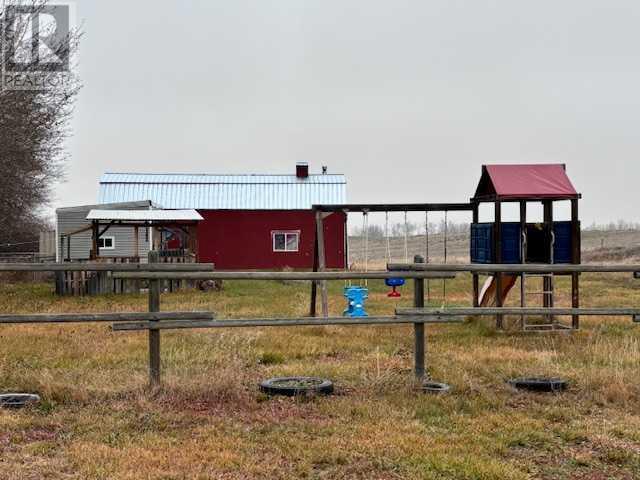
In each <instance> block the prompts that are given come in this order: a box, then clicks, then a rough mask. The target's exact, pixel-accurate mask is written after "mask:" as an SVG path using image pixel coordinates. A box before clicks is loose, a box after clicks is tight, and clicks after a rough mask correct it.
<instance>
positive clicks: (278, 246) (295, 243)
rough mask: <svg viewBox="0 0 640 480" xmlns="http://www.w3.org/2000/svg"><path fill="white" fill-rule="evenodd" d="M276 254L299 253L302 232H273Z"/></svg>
mask: <svg viewBox="0 0 640 480" xmlns="http://www.w3.org/2000/svg"><path fill="white" fill-rule="evenodd" d="M271 236H272V238H273V251H274V252H297V251H298V248H299V246H300V232H299V231H286V232H271Z"/></svg>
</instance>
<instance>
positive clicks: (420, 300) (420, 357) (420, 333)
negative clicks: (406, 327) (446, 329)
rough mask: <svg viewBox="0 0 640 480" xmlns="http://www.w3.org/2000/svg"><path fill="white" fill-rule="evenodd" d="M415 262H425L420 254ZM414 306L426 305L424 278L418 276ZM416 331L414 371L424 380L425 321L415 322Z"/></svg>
mask: <svg viewBox="0 0 640 480" xmlns="http://www.w3.org/2000/svg"><path fill="white" fill-rule="evenodd" d="M413 261H414V263H424V258H423V257H422V256H420V255H416V256H415V257H413ZM413 306H414V307H415V308H423V307H424V279H422V278H416V279H414V281H413ZM413 333H414V340H415V346H414V363H415V366H414V373H415V376H416V379H417V380H423V379H424V375H425V367H424V358H425V338H424V323H414V324H413Z"/></svg>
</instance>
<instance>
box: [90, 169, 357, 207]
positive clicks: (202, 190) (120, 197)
mask: <svg viewBox="0 0 640 480" xmlns="http://www.w3.org/2000/svg"><path fill="white" fill-rule="evenodd" d="M346 191H347V182H346V179H345V177H344V175H335V174H323V175H309V176H308V177H307V178H298V177H296V176H295V175H211V174H168V173H160V174H153V173H152V174H142V173H105V174H104V175H103V176H102V178H101V179H100V192H99V196H98V202H99V203H113V202H131V201H137V200H151V201H153V202H154V203H157V204H159V205H162V207H164V208H177V209H182V208H199V209H211V210H308V209H310V208H311V206H312V205H314V204H325V205H331V204H343V203H346V196H347V192H346Z"/></svg>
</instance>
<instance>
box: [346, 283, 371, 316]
mask: <svg viewBox="0 0 640 480" xmlns="http://www.w3.org/2000/svg"><path fill="white" fill-rule="evenodd" d="M344 296H345V298H346V299H347V308H346V309H345V311H344V312H342V314H343V315H344V316H345V317H368V316H369V315H368V314H367V312H366V311H365V309H364V302H365V300H366V299H367V298H369V289H368V288H366V287H360V286H352V287H345V288H344Z"/></svg>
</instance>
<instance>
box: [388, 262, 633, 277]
mask: <svg viewBox="0 0 640 480" xmlns="http://www.w3.org/2000/svg"><path fill="white" fill-rule="evenodd" d="M387 270H389V271H392V272H398V271H400V272H407V271H409V272H433V271H435V272H471V273H488V274H493V273H522V272H524V273H557V274H562V273H634V274H635V273H636V272H638V273H639V274H640V265H632V264H608V265H583V264H577V265H573V264H571V265H569V264H555V265H547V264H528V263H526V264H522V263H516V264H477V263H471V264H469V263H459V264H455V263H448V264H442V263H423V264H419V263H389V264H388V265H387Z"/></svg>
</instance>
